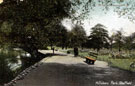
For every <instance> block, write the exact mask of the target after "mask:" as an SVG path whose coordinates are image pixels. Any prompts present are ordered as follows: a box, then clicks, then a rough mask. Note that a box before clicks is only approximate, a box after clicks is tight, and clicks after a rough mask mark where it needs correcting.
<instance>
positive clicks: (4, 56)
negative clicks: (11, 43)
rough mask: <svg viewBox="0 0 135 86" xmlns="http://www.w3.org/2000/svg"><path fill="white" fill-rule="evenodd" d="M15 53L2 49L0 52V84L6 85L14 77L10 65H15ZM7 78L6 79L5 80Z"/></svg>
mask: <svg viewBox="0 0 135 86" xmlns="http://www.w3.org/2000/svg"><path fill="white" fill-rule="evenodd" d="M16 57H17V53H16V52H13V51H9V50H7V49H3V50H1V52H0V68H1V70H0V84H3V83H7V82H9V81H10V80H11V79H13V78H14V77H15V72H14V70H12V65H13V64H15V63H17V62H18V61H17V58H16ZM7 76H8V78H7Z"/></svg>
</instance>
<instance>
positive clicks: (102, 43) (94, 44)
mask: <svg viewBox="0 0 135 86" xmlns="http://www.w3.org/2000/svg"><path fill="white" fill-rule="evenodd" d="M104 28H105V26H103V25H102V24H97V25H96V26H94V27H93V28H92V31H91V34H90V36H89V45H90V46H91V48H93V49H97V51H99V50H100V49H101V48H108V47H109V43H108V40H109V36H108V31H107V30H105V29H104Z"/></svg>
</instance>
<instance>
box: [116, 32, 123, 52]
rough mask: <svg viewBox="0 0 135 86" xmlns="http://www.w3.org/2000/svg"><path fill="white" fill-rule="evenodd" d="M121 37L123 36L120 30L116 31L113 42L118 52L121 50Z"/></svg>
mask: <svg viewBox="0 0 135 86" xmlns="http://www.w3.org/2000/svg"><path fill="white" fill-rule="evenodd" d="M123 37H124V36H123V33H122V31H121V30H120V31H117V32H116V34H115V35H114V40H115V44H116V46H117V47H118V49H119V52H120V51H121V48H122V45H123V42H124V40H123Z"/></svg>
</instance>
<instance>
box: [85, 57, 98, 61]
mask: <svg viewBox="0 0 135 86" xmlns="http://www.w3.org/2000/svg"><path fill="white" fill-rule="evenodd" d="M86 58H87V59H90V60H93V61H96V60H95V59H93V58H91V57H86Z"/></svg>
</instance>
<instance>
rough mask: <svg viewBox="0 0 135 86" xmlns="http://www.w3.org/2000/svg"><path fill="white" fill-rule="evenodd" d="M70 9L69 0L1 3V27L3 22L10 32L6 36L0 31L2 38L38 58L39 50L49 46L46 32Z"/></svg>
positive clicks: (5, 0) (9, 1)
mask: <svg viewBox="0 0 135 86" xmlns="http://www.w3.org/2000/svg"><path fill="white" fill-rule="evenodd" d="M69 9H70V1H69V0H42V1H40V0H23V1H20V0H4V2H3V3H2V4H0V25H1V26H2V25H3V24H5V22H6V24H7V25H8V27H7V29H8V28H9V27H10V28H9V29H10V30H8V31H9V32H8V34H7V32H4V31H3V30H2V28H1V29H0V32H1V33H2V34H1V38H6V39H8V40H7V41H8V42H11V43H12V44H14V45H15V46H17V47H20V48H22V49H24V50H25V51H27V52H29V53H30V54H31V55H32V57H37V56H38V55H39V53H38V49H40V48H41V47H42V46H43V45H45V44H46V45H47V43H49V42H48V41H49V39H48V38H49V34H48V32H47V31H48V28H54V29H55V26H57V24H59V23H60V21H61V19H63V18H64V17H67V16H68V12H67V11H68V10H69ZM9 25H10V26H9Z"/></svg>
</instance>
